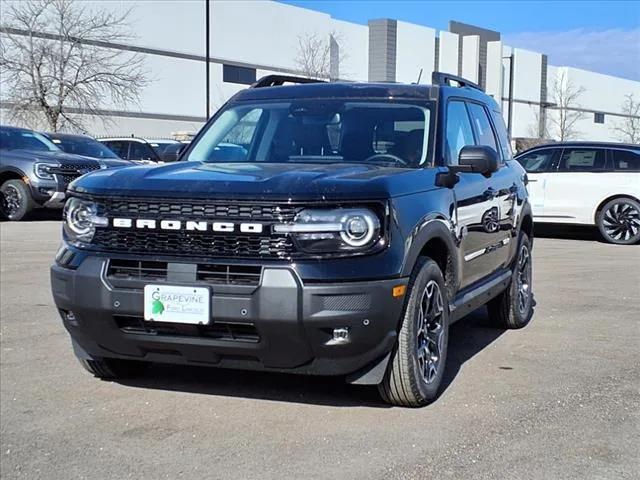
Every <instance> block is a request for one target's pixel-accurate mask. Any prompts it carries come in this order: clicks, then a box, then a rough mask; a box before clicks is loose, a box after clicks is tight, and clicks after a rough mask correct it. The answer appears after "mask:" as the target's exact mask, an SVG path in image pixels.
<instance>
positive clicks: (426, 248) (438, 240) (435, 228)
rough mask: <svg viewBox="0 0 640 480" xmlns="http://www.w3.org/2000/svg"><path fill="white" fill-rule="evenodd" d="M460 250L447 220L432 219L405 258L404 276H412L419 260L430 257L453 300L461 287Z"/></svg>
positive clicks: (422, 229)
mask: <svg viewBox="0 0 640 480" xmlns="http://www.w3.org/2000/svg"><path fill="white" fill-rule="evenodd" d="M458 249H459V246H458V245H457V242H456V240H455V237H454V235H453V233H452V232H451V229H450V228H449V226H448V224H447V222H446V220H444V219H442V218H435V219H431V220H429V221H427V222H426V223H425V224H424V225H423V226H422V227H421V228H420V229H419V230H418V231H417V232H416V233H415V235H414V237H413V241H412V242H411V247H410V249H409V251H408V253H407V255H406V258H405V262H404V267H403V272H402V274H403V276H409V275H411V272H412V271H413V268H414V266H415V264H416V262H417V261H418V259H419V258H421V257H429V258H431V259H432V260H433V261H434V262H436V263H437V264H438V266H439V267H440V270H441V271H442V275H443V276H444V279H445V284H446V287H447V293H448V295H449V299H452V298H453V297H454V296H455V293H456V292H457V291H458V287H459V285H460V275H461V272H460V260H459V255H458V254H457V253H458Z"/></svg>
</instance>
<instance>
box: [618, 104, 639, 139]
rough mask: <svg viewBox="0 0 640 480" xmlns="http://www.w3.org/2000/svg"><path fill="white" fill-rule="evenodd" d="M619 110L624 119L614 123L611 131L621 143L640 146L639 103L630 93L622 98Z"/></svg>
mask: <svg viewBox="0 0 640 480" xmlns="http://www.w3.org/2000/svg"><path fill="white" fill-rule="evenodd" d="M621 108H622V113H623V114H624V115H625V117H624V119H622V120H620V121H618V122H617V123H616V125H615V126H614V127H613V131H614V132H615V133H616V134H617V136H618V140H620V141H621V142H627V143H636V144H640V101H636V100H635V99H634V98H633V93H630V94H628V95H625V96H624V102H623V103H622V106H621Z"/></svg>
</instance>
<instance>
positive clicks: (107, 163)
mask: <svg viewBox="0 0 640 480" xmlns="http://www.w3.org/2000/svg"><path fill="white" fill-rule="evenodd" d="M82 158H87V157H82ZM92 160H96V161H97V162H98V163H99V164H100V165H104V167H105V168H115V167H130V166H132V165H136V163H135V162H132V161H131V160H123V159H121V158H93V159H92Z"/></svg>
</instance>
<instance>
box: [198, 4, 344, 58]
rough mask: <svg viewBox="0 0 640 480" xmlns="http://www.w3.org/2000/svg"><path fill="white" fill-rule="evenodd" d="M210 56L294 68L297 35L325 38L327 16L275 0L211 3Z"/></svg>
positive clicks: (298, 37)
mask: <svg viewBox="0 0 640 480" xmlns="http://www.w3.org/2000/svg"><path fill="white" fill-rule="evenodd" d="M211 6H212V7H211V51H212V56H214V57H218V58H221V59H229V60H236V61H242V62H245V63H252V64H256V65H264V66H270V67H274V68H285V69H296V68H297V66H298V65H297V63H296V58H297V57H298V51H299V39H303V40H304V39H305V38H307V37H308V36H310V35H317V36H319V37H321V38H326V39H328V38H329V35H330V33H331V27H332V24H331V17H330V16H329V15H327V14H325V13H320V12H316V11H313V10H308V9H306V8H299V7H294V6H291V5H285V4H283V3H278V2H256V1H246V0H235V1H233V2H212V3H211Z"/></svg>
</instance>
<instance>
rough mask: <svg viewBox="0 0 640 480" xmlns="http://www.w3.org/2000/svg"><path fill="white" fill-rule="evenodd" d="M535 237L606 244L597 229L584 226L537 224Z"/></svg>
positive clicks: (534, 232)
mask: <svg viewBox="0 0 640 480" xmlns="http://www.w3.org/2000/svg"><path fill="white" fill-rule="evenodd" d="M533 236H534V238H535V237H539V238H561V239H564V240H585V241H590V242H602V243H605V242H604V240H603V239H602V237H601V236H600V232H599V231H598V228H597V227H593V226H586V225H585V226H582V225H559V224H553V223H536V224H535V227H534V228H533Z"/></svg>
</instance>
